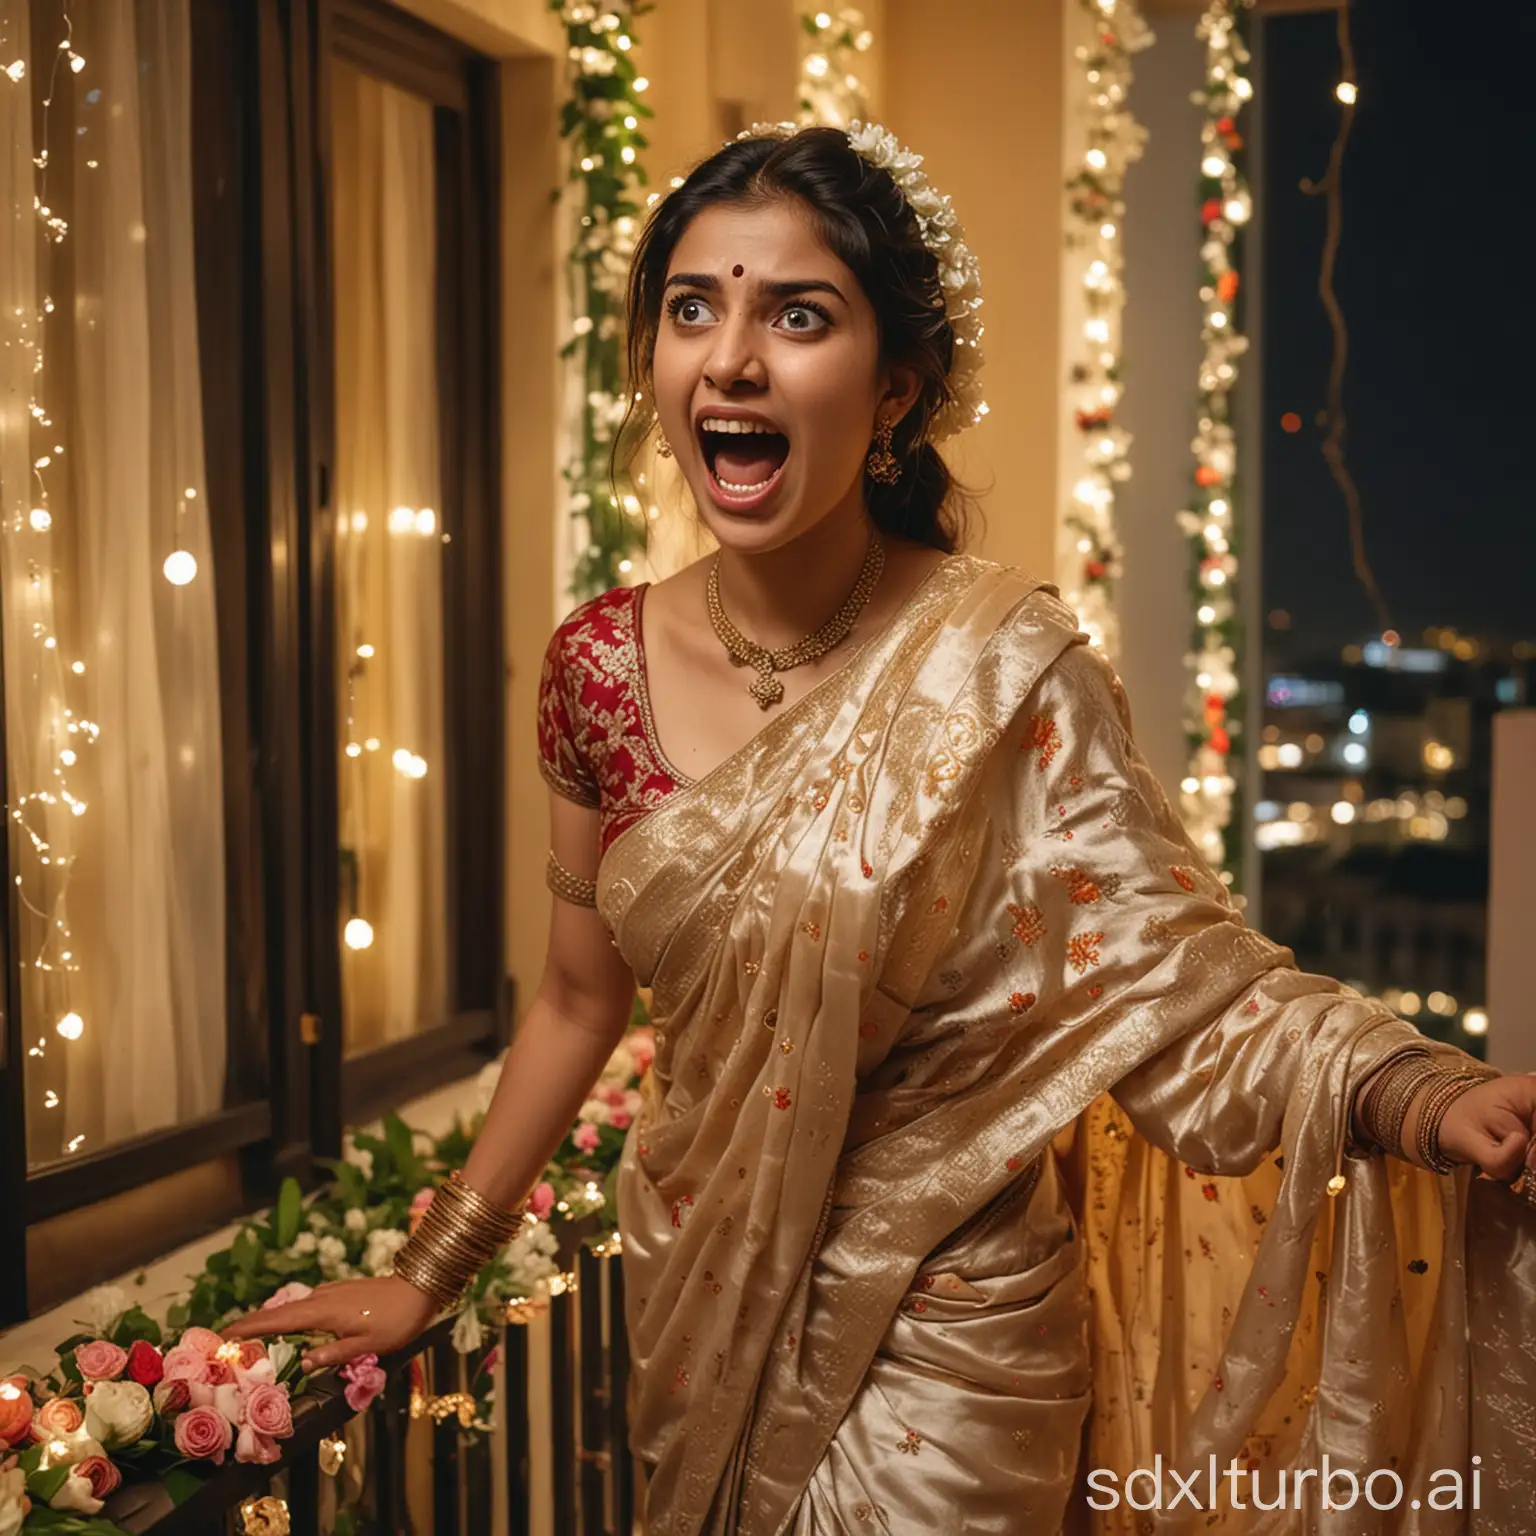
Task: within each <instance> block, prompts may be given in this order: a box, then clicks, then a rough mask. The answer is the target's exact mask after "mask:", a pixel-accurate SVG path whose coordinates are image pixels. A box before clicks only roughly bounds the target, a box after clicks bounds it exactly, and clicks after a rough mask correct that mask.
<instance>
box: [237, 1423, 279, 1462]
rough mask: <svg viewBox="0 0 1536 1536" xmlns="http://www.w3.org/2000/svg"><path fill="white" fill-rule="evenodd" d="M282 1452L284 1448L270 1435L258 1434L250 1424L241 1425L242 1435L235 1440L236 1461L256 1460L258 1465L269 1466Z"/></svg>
mask: <svg viewBox="0 0 1536 1536" xmlns="http://www.w3.org/2000/svg"><path fill="white" fill-rule="evenodd" d="M282 1454H283V1452H282V1448H281V1447H280V1446H279V1445H278V1443H277V1441H276V1440H274V1439H273V1438H272V1437H271V1436H270V1435H262V1434H258V1433H257V1432H256V1431H255V1430H254V1429H252V1428H251V1426H250V1425H249V1424H242V1425H241V1426H240V1435H239V1438H238V1439H237V1440H236V1441H235V1460H236V1461H254V1462H255V1463H256V1464H257V1465H258V1466H267V1465H268V1464H269V1463H271V1462H274V1461H276V1460H277V1458H278V1457H279V1456H281V1455H282Z"/></svg>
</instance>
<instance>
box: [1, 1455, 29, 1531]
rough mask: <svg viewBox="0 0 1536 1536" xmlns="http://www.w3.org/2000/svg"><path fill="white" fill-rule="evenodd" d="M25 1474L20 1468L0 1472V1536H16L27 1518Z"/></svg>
mask: <svg viewBox="0 0 1536 1536" xmlns="http://www.w3.org/2000/svg"><path fill="white" fill-rule="evenodd" d="M26 1497H27V1474H26V1473H25V1472H23V1471H22V1470H21V1468H20V1467H12V1468H11V1470H10V1471H9V1472H0V1536H17V1533H18V1532H19V1531H20V1530H21V1522H22V1521H23V1520H25V1519H26V1518H27V1507H26V1503H25V1500H26Z"/></svg>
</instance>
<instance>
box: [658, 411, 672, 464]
mask: <svg viewBox="0 0 1536 1536" xmlns="http://www.w3.org/2000/svg"><path fill="white" fill-rule="evenodd" d="M655 425H656V457H657V458H659V459H670V458H671V457H672V445H671V444H670V443H668V441H667V439H666V434H665V433H663V432H662V430H661V415H660V413H659V412H658V413H657V416H656V422H655Z"/></svg>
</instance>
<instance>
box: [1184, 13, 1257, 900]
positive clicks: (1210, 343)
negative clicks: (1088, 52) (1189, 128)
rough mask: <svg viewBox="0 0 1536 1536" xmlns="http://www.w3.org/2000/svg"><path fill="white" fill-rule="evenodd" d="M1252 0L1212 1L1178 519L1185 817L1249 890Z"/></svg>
mask: <svg viewBox="0 0 1536 1536" xmlns="http://www.w3.org/2000/svg"><path fill="white" fill-rule="evenodd" d="M1252 3H1253V0H1211V3H1210V4H1209V5H1207V7H1206V9H1205V13H1204V14H1203V15H1202V16H1201V18H1200V24H1199V29H1198V35H1199V37H1200V38H1202V39H1203V40H1204V42H1205V45H1206V64H1205V85H1204V87H1203V88H1202V89H1201V90H1200V91H1198V92H1196V93H1195V97H1194V99H1195V102H1196V104H1197V105H1198V106H1199V107H1200V109H1201V111H1202V113H1203V114H1204V122H1203V124H1202V126H1201V135H1200V138H1201V149H1200V177H1201V181H1200V186H1201V203H1200V218H1201V223H1202V224H1203V225H1204V226H1205V239H1204V242H1203V243H1202V245H1201V247H1200V257H1201V261H1202V264H1203V268H1204V273H1203V278H1202V282H1201V286H1200V299H1201V303H1202V304H1203V306H1204V323H1203V325H1202V327H1201V333H1200V334H1201V341H1202V343H1203V345H1204V349H1205V350H1204V356H1203V357H1202V358H1201V361H1200V375H1199V417H1198V424H1197V428H1196V433H1195V439H1194V445H1193V446H1194V453H1195V460H1196V464H1195V476H1194V478H1195V495H1194V499H1193V505H1192V506H1191V507H1190V508H1188V509H1186V510H1184V511H1182V512H1180V513H1179V526H1180V527H1181V528H1183V530H1184V531H1185V532H1186V533H1187V534H1188V535H1189V538H1190V544H1191V547H1192V550H1193V558H1192V578H1191V585H1192V589H1193V597H1194V602H1195V613H1194V640H1193V644H1192V646H1191V649H1190V653H1189V656H1188V669H1189V692H1188V706H1187V717H1186V730H1187V733H1188V738H1189V749H1190V758H1189V771H1188V773H1187V775H1186V777H1185V779H1184V782H1183V786H1182V789H1183V797H1182V798H1183V812H1184V821H1185V824H1186V826H1187V827H1188V828H1189V830H1190V833H1191V834H1192V836H1193V837H1194V839H1195V841H1196V843H1197V844H1198V846H1199V848H1200V851H1201V852H1202V853H1203V854H1204V855H1205V857H1206V860H1207V862H1209V863H1210V865H1211V866H1212V868H1214V869H1216V870H1218V871H1219V872H1220V873H1221V877H1222V879H1223V880H1224V881H1225V882H1226V883H1227V884H1228V885H1229V886H1232V887H1233V888H1234V889H1241V874H1242V869H1241V865H1242V842H1241V839H1240V838H1234V837H1230V836H1229V835H1228V829H1229V828H1230V827H1231V826H1232V824H1233V823H1234V821H1236V820H1237V817H1238V811H1239V799H1238V781H1237V774H1236V772H1235V771H1234V767H1233V761H1232V760H1233V756H1234V751H1235V748H1234V739H1235V738H1236V737H1237V736H1238V735H1239V734H1240V732H1241V730H1242V725H1243V695H1242V683H1241V675H1242V674H1241V655H1242V638H1243V637H1242V614H1241V612H1240V610H1239V607H1238V603H1237V577H1238V554H1239V535H1238V527H1239V525H1238V520H1237V517H1236V514H1235V511H1234V508H1233V501H1234V495H1235V487H1236V478H1237V452H1236V437H1235V432H1234V429H1233V423H1232V409H1231V396H1232V390H1233V388H1234V387H1235V385H1236V383H1237V375H1238V363H1239V360H1240V359H1241V358H1242V356H1243V354H1244V353H1245V352H1246V351H1247V348H1248V342H1247V339H1246V338H1245V337H1244V336H1243V335H1242V334H1241V332H1240V330H1239V328H1238V313H1237V301H1238V292H1239V289H1240V286H1241V280H1240V276H1239V256H1240V247H1239V244H1238V240H1239V234H1240V231H1241V230H1242V227H1243V226H1244V225H1245V224H1246V223H1247V222H1248V220H1249V217H1250V216H1251V214H1252V212H1253V203H1252V199H1251V196H1250V194H1249V190H1248V183H1247V180H1246V178H1245V177H1244V175H1243V168H1242V158H1243V157H1242V149H1243V138H1242V135H1241V133H1240V132H1239V131H1238V118H1239V117H1240V115H1241V113H1242V111H1243V108H1244V107H1245V106H1246V105H1247V104H1248V102H1249V101H1251V100H1252V98H1253V82H1252V81H1251V80H1250V79H1249V77H1248V75H1247V74H1246V73H1245V67H1246V65H1247V63H1248V48H1247V45H1246V43H1245V42H1244V40H1243V33H1242V25H1241V23H1242V19H1243V13H1244V12H1245V11H1246V10H1247V9H1248V8H1249V7H1250V6H1251V5H1252Z"/></svg>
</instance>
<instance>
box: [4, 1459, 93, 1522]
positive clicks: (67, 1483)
mask: <svg viewBox="0 0 1536 1536" xmlns="http://www.w3.org/2000/svg"><path fill="white" fill-rule="evenodd" d="M48 1508H49V1509H58V1510H63V1511H65V1512H66V1513H68V1514H72V1515H99V1514H100V1513H101V1500H100V1499H98V1498H97V1497H96V1496H95V1495H94V1494H93V1493H92V1492H91V1480H90V1478H88V1477H82V1476H81V1475H80V1474H79V1473H78V1472H75V1471H73V1470H72V1471H71V1472H70V1474H69V1476H68V1477H66V1478H65V1479H64V1481H63V1482H62V1483H60V1484H59V1491H58V1492H57V1493H56V1494H54V1496H53V1497H52V1498H51V1499H49V1500H48ZM3 1529H4V1527H3V1526H0V1530H3Z"/></svg>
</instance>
